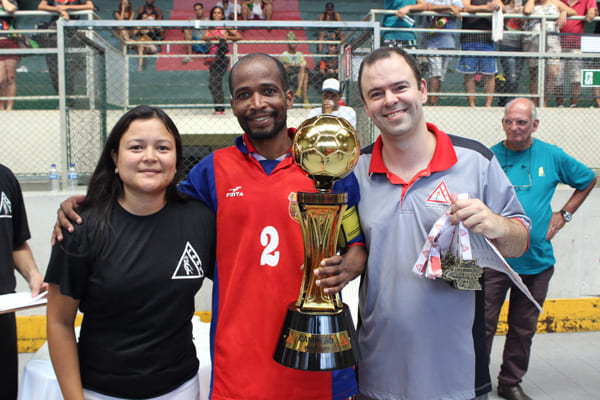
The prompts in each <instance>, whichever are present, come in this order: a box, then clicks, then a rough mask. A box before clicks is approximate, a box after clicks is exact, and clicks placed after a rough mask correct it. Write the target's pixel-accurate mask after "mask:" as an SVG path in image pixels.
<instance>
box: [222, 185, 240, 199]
mask: <svg viewBox="0 0 600 400" xmlns="http://www.w3.org/2000/svg"><path fill="white" fill-rule="evenodd" d="M243 196H244V192H242V187H241V186H238V187H234V188H232V189H227V193H225V197H243Z"/></svg>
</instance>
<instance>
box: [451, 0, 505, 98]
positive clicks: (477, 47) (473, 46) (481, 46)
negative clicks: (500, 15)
mask: <svg viewBox="0 0 600 400" xmlns="http://www.w3.org/2000/svg"><path fill="white" fill-rule="evenodd" d="M463 7H464V10H465V12H470V13H478V12H481V13H490V12H494V11H497V10H500V9H502V11H506V7H504V4H502V2H501V1H500V0H463ZM462 28H463V29H467V30H481V31H486V32H482V33H463V34H462V37H461V42H462V45H461V49H462V50H464V51H494V50H495V47H494V42H492V37H491V34H490V31H491V29H492V21H491V19H490V17H488V16H475V17H465V18H463V23H462ZM456 69H457V71H458V72H460V73H462V74H464V75H465V90H466V92H467V93H475V77H476V76H477V74H481V75H482V76H483V90H484V92H485V93H487V94H488V96H487V97H486V98H485V106H486V107H491V106H492V101H493V100H494V96H493V95H492V94H493V93H494V90H495V88H496V72H497V71H498V70H497V67H496V59H495V58H494V57H476V56H461V57H460V59H459V60H458V67H457V68H456ZM467 101H468V102H469V106H471V107H475V96H467Z"/></svg>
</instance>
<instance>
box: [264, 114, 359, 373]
mask: <svg viewBox="0 0 600 400" xmlns="http://www.w3.org/2000/svg"><path fill="white" fill-rule="evenodd" d="M359 154H360V144H359V141H358V136H357V134H356V131H355V130H354V128H353V127H352V125H350V123H349V122H348V121H346V120H345V119H343V118H338V117H335V116H333V115H319V116H316V117H313V118H310V119H308V120H306V121H304V122H303V123H302V124H301V125H300V127H299V128H298V131H297V132H296V136H295V137H294V143H293V144H292V155H293V157H294V162H295V163H296V164H297V165H298V166H299V167H300V168H302V169H303V170H304V171H305V172H306V173H308V175H309V177H310V178H311V179H313V180H314V181H315V189H317V192H316V193H305V192H299V193H298V197H297V203H296V204H295V208H296V215H297V216H298V217H299V219H300V226H301V228H302V236H303V239H304V276H303V279H302V285H301V288H300V295H299V296H298V300H297V301H296V302H294V303H291V304H290V305H289V307H288V311H287V315H286V319H285V322H284V325H283V329H282V330H281V336H280V338H279V343H278V345H277V348H276V350H275V355H274V359H275V361H277V362H279V363H280V364H282V365H285V366H286V367H291V368H296V369H301V370H307V371H328V370H335V369H343V368H347V367H350V366H352V365H355V364H357V363H358V359H359V351H358V340H357V336H356V331H355V329H354V325H353V323H352V316H351V314H350V309H349V308H348V306H347V305H346V304H344V303H342V302H341V300H340V296H339V295H338V294H337V293H336V294H335V295H328V294H325V293H323V289H322V288H320V287H318V286H316V285H315V275H314V273H313V271H314V270H315V269H316V268H318V267H319V264H320V263H321V261H322V260H323V259H325V258H327V257H331V256H333V255H335V254H336V250H337V244H338V238H339V233H340V229H341V226H342V218H343V216H344V212H345V211H346V207H347V197H348V195H347V193H331V188H332V187H333V183H334V182H335V181H336V180H338V179H341V178H343V177H345V176H346V175H348V174H349V173H350V172H351V171H352V169H354V167H355V166H356V163H357V162H358V156H359Z"/></svg>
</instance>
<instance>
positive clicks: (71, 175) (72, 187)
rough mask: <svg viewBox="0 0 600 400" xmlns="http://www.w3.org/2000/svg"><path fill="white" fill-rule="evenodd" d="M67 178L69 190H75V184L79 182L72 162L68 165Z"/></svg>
mask: <svg viewBox="0 0 600 400" xmlns="http://www.w3.org/2000/svg"><path fill="white" fill-rule="evenodd" d="M67 180H68V181H69V190H70V191H71V192H75V191H76V190H77V184H78V183H79V175H78V174H77V170H76V169H75V164H74V163H71V166H70V167H69V172H68V173H67Z"/></svg>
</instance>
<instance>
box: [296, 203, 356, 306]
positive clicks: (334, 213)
mask: <svg viewBox="0 0 600 400" xmlns="http://www.w3.org/2000/svg"><path fill="white" fill-rule="evenodd" d="M347 197H348V195H347V194H346V193H338V194H332V193H303V192H300V193H298V201H297V203H296V205H295V206H296V211H297V215H298V216H299V217H300V226H301V228H302V237H303V239H304V275H303V278H302V286H301V288H300V295H299V296H298V300H297V301H296V306H297V307H298V308H299V309H300V310H302V311H312V312H329V313H331V312H339V311H340V310H342V308H343V305H342V301H341V300H340V296H339V294H337V293H336V294H334V295H328V294H325V293H323V288H321V287H318V286H317V285H316V284H315V281H316V279H315V274H314V273H313V271H314V270H315V269H316V268H318V267H319V264H320V263H321V261H322V260H323V259H325V258H328V257H331V256H333V255H334V254H335V253H336V250H337V242H338V236H339V233H340V229H341V227H342V225H341V222H342V217H343V215H344V212H345V211H346V208H347V204H346V203H347Z"/></svg>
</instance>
